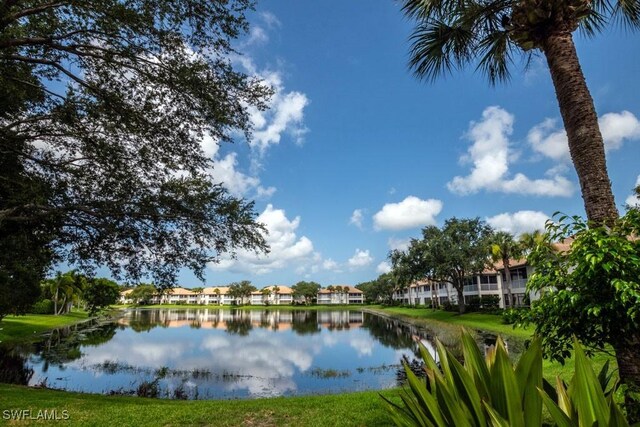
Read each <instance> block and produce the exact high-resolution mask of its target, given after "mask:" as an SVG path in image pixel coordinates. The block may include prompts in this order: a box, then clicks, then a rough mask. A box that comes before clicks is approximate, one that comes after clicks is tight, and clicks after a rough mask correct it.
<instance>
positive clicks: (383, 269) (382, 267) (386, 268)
mask: <svg viewBox="0 0 640 427" xmlns="http://www.w3.org/2000/svg"><path fill="white" fill-rule="evenodd" d="M390 271H391V264H389V263H388V262H387V261H382V262H381V263H380V264H378V266H377V267H376V272H377V273H379V274H384V273H388V272H390Z"/></svg>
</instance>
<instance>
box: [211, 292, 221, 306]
mask: <svg viewBox="0 0 640 427" xmlns="http://www.w3.org/2000/svg"><path fill="white" fill-rule="evenodd" d="M213 293H214V295H215V296H216V299H217V301H218V305H222V301H220V288H215V289H214V290H213Z"/></svg>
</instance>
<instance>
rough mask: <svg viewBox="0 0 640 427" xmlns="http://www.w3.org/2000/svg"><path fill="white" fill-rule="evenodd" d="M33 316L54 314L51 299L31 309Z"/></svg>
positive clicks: (37, 303)
mask: <svg viewBox="0 0 640 427" xmlns="http://www.w3.org/2000/svg"><path fill="white" fill-rule="evenodd" d="M31 313H33V314H53V301H51V300H50V299H42V300H40V301H38V302H36V303H35V304H33V307H32V308H31Z"/></svg>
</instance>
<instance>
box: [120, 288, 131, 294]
mask: <svg viewBox="0 0 640 427" xmlns="http://www.w3.org/2000/svg"><path fill="white" fill-rule="evenodd" d="M131 292H133V289H127V290H126V291H122V292H120V295H122V296H126V295H129V294H130V293H131Z"/></svg>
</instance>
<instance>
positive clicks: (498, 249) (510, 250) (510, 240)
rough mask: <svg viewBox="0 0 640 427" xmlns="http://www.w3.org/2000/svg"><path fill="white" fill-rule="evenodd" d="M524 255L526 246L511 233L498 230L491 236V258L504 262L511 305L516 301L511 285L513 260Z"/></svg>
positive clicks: (503, 266) (494, 260)
mask: <svg viewBox="0 0 640 427" xmlns="http://www.w3.org/2000/svg"><path fill="white" fill-rule="evenodd" d="M522 255H524V247H523V245H521V244H520V242H519V241H517V240H516V239H515V238H514V237H513V235H512V234H511V233H507V232H505V231H497V232H495V233H494V234H493V236H492V237H491V260H492V261H493V262H500V263H502V268H504V277H505V278H506V285H507V294H508V296H509V301H508V303H509V304H508V305H509V306H513V302H514V301H513V295H512V285H511V271H510V268H511V260H512V259H518V258H520V257H522Z"/></svg>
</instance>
